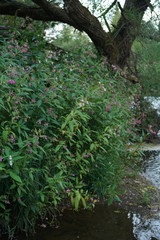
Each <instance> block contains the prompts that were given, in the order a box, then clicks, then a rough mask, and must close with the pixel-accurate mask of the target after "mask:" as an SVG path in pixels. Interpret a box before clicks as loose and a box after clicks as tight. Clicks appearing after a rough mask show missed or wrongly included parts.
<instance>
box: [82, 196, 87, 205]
mask: <svg viewBox="0 0 160 240" xmlns="http://www.w3.org/2000/svg"><path fill="white" fill-rule="evenodd" d="M81 200H82V204H83V207H84V208H86V201H85V199H84V198H83V197H82V196H81Z"/></svg>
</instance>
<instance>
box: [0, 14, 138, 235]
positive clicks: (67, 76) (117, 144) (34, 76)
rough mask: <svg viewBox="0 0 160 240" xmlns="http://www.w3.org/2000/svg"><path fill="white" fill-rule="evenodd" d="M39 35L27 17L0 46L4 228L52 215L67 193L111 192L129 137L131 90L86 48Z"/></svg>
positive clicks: (81, 200)
mask: <svg viewBox="0 0 160 240" xmlns="http://www.w3.org/2000/svg"><path fill="white" fill-rule="evenodd" d="M19 24H22V26H23V24H24V22H22V23H21V22H19ZM43 36H44V35H43V28H42V26H41V25H40V24H39V23H36V22H34V23H33V22H32V21H31V22H30V20H29V19H28V24H27V25H26V27H25V28H21V30H19V31H18V32H17V31H16V30H15V32H14V33H12V35H11V36H10V39H8V41H4V43H3V45H1V46H0V49H1V61H0V71H1V76H0V85H1V87H0V115H1V118H0V208H1V211H0V219H3V224H4V225H5V228H6V229H8V231H9V233H10V236H12V234H13V233H14V232H15V231H17V230H21V231H24V232H25V233H26V234H28V233H29V232H33V231H34V227H35V223H36V221H37V219H39V218H41V219H42V220H43V219H44V218H45V216H49V217H52V218H54V216H55V211H56V209H58V208H59V206H60V204H62V203H63V201H64V200H66V199H67V198H70V199H71V202H72V204H73V206H74V208H75V210H78V208H79V205H80V204H82V206H83V207H84V208H86V205H87V202H89V201H90V199H92V198H93V197H96V198H97V197H106V196H107V195H108V199H109V202H110V203H111V202H112V201H113V200H114V199H117V200H118V196H117V190H116V189H117V186H118V183H119V182H120V180H121V177H122V175H123V166H124V160H125V159H126V158H127V157H128V153H127V150H126V149H127V145H128V143H129V141H131V139H135V137H136V136H135V131H136V128H135V126H136V124H138V123H137V120H138V119H136V118H135V110H136V99H135V101H134V98H135V96H137V95H136V93H137V90H136V89H135V88H134V89H132V86H131V84H129V83H127V81H126V80H125V79H122V78H121V77H120V75H119V73H118V71H116V72H115V76H113V74H111V73H110V71H109V66H108V65H107V64H106V63H105V62H104V61H103V60H98V59H97V58H96V59H95V56H94V57H92V55H90V57H88V55H89V54H90V50H89V51H87V52H86V53H85V54H84V52H83V54H80V52H79V54H75V53H74V52H64V51H61V50H57V51H51V49H49V48H47V47H46V46H47V45H46V42H45V40H44V38H43ZM133 102H134V105H133Z"/></svg>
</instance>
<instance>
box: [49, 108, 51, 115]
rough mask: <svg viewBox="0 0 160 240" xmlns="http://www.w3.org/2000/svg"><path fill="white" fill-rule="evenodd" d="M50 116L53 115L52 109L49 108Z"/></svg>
mask: <svg viewBox="0 0 160 240" xmlns="http://www.w3.org/2000/svg"><path fill="white" fill-rule="evenodd" d="M49 115H50V116H51V115H52V108H49Z"/></svg>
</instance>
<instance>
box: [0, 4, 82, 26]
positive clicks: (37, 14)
mask: <svg viewBox="0 0 160 240" xmlns="http://www.w3.org/2000/svg"><path fill="white" fill-rule="evenodd" d="M35 1H36V0H35ZM37 2H40V1H37ZM50 8H51V12H52V15H51V14H49V13H48V14H47V13H46V11H45V10H44V9H42V8H41V7H36V6H31V5H27V4H24V3H20V2H18V1H16V0H10V1H9V0H1V1H0V14H1V15H10V16H15V15H16V16H17V17H22V18H25V17H30V18H32V19H33V20H40V21H57V22H61V23H67V24H69V25H70V26H73V27H75V28H77V29H79V28H78V27H77V25H76V24H75V22H74V21H73V20H72V19H71V18H70V17H69V16H68V15H67V13H66V12H65V10H64V9H62V8H60V7H58V6H56V5H54V4H50Z"/></svg>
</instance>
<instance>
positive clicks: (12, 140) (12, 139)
mask: <svg viewBox="0 0 160 240" xmlns="http://www.w3.org/2000/svg"><path fill="white" fill-rule="evenodd" d="M10 141H11V143H14V141H15V140H14V136H13V134H12V135H11V139H10Z"/></svg>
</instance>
